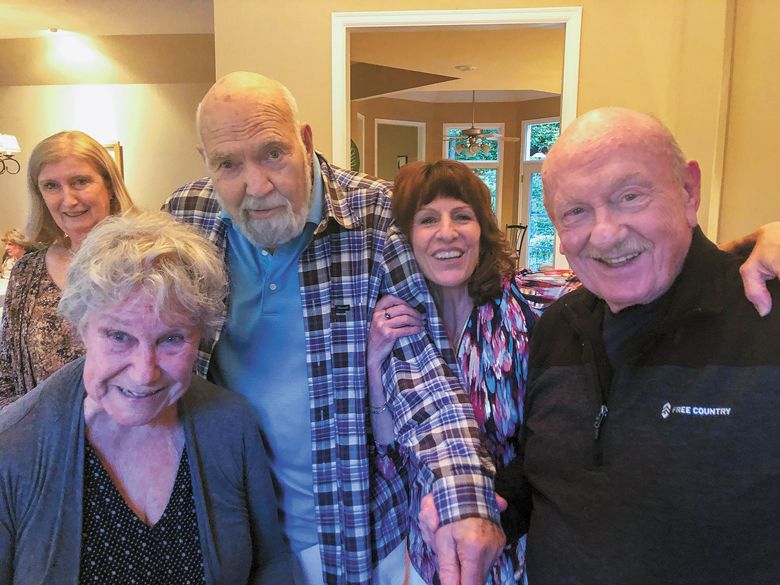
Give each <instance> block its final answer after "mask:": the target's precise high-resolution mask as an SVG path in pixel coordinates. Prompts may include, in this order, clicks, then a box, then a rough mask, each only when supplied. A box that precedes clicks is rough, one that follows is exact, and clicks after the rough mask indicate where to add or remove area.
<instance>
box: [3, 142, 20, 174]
mask: <svg viewBox="0 0 780 585" xmlns="http://www.w3.org/2000/svg"><path fill="white" fill-rule="evenodd" d="M17 152H22V149H21V148H20V147H19V141H18V140H17V139H16V136H14V135H12V134H0V175H2V174H3V173H6V172H7V173H8V174H9V175H15V174H16V173H18V172H19V170H20V169H21V166H19V161H18V160H16V159H15V158H14V154H15V153H17Z"/></svg>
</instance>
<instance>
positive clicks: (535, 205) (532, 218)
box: [528, 173, 555, 271]
mask: <svg viewBox="0 0 780 585" xmlns="http://www.w3.org/2000/svg"><path fill="white" fill-rule="evenodd" d="M554 257H555V231H554V230H553V225H552V222H551V221H550V218H549V217H548V216H547V212H546V211H545V209H544V191H543V190H542V174H541V173H532V174H531V196H530V200H529V202H528V268H530V269H531V270H534V271H536V270H539V268H541V267H542V266H552V265H553V263H554V260H555V259H554Z"/></svg>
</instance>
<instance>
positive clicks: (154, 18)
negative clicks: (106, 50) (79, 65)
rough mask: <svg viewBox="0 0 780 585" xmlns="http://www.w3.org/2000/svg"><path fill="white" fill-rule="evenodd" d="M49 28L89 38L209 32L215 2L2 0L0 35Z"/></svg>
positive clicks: (20, 34)
mask: <svg viewBox="0 0 780 585" xmlns="http://www.w3.org/2000/svg"><path fill="white" fill-rule="evenodd" d="M50 27H57V28H59V29H62V30H67V31H70V32H76V33H81V34H85V35H90V36H105V35H155V34H209V33H213V32H214V6H213V2H212V0H0V38H5V39H12V38H21V37H35V36H39V35H40V34H42V32H41V31H44V30H46V29H48V28H50Z"/></svg>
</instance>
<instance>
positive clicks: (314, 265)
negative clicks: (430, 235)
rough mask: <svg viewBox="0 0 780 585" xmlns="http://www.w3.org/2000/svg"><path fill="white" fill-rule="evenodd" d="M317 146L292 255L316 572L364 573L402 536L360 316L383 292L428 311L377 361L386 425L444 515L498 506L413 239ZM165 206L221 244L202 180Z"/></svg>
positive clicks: (379, 187)
mask: <svg viewBox="0 0 780 585" xmlns="http://www.w3.org/2000/svg"><path fill="white" fill-rule="evenodd" d="M318 156H319V160H320V168H321V172H322V180H323V186H324V195H325V201H324V217H323V220H322V221H321V222H320V224H319V225H318V226H317V228H316V230H315V232H314V238H313V241H312V242H311V244H309V246H308V247H307V248H306V250H304V252H303V254H302V255H301V260H300V265H299V275H300V281H301V301H302V305H303V310H304V324H305V329H306V331H305V333H306V356H307V366H308V377H309V387H310V397H311V410H310V412H311V432H312V440H313V444H312V460H313V478H314V498H315V520H316V522H317V528H318V536H319V543H320V549H321V556H322V560H323V572H324V574H323V582H325V583H328V584H331V583H333V584H337V583H338V584H341V583H356V584H358V583H360V584H362V583H368V582H369V581H370V575H371V569H372V566H373V565H374V563H375V562H376V561H377V560H378V559H382V558H384V557H385V556H386V555H387V554H388V553H389V552H390V551H392V550H393V549H394V548H395V547H397V546H398V544H400V543H401V541H402V540H403V538H404V536H405V534H406V530H407V522H408V509H407V495H406V490H405V487H404V484H403V481H401V480H400V478H398V477H394V478H390V479H385V478H384V477H381V476H379V474H372V473H370V470H371V469H373V457H374V449H373V441H372V440H371V437H370V426H371V425H370V418H369V413H368V400H367V394H368V392H367V385H366V379H367V378H366V359H365V357H366V356H365V353H366V352H365V348H366V339H367V337H368V327H369V323H370V315H371V313H372V312H373V310H374V306H375V304H376V301H377V300H378V298H379V297H380V296H381V295H383V294H393V295H395V296H397V297H399V298H401V299H404V300H405V301H406V302H408V303H409V304H411V305H412V306H414V307H418V308H420V309H421V310H424V311H425V312H426V314H427V315H428V316H429V317H428V325H429V332H427V333H421V334H418V335H415V336H410V337H408V338H405V339H404V340H403V341H402V342H401V343H399V344H398V345H397V346H396V348H395V350H394V352H393V354H392V356H391V357H390V358H388V360H387V362H386V364H385V370H384V379H385V384H384V385H385V388H386V389H387V390H386V391H387V392H388V397H389V398H390V399H391V401H392V407H393V410H394V419H395V421H396V436H398V437H399V441H400V442H401V443H402V444H403V445H405V446H406V447H408V448H410V449H412V450H413V451H414V453H415V454H416V457H415V459H416V461H419V463H420V465H421V466H422V467H423V468H424V469H425V470H427V471H428V473H429V474H430V475H431V476H432V478H433V481H432V482H431V484H432V486H433V492H434V498H435V499H436V504H437V506H438V509H439V511H440V514H441V516H442V518H443V520H444V521H446V522H451V521H456V520H459V519H463V518H468V517H481V518H489V519H491V520H494V521H496V522H497V521H498V518H499V516H498V509H497V506H496V503H495V495H494V493H493V480H492V476H493V473H494V468H493V465H492V464H491V462H490V459H489V458H488V457H486V455H485V453H484V451H483V450H482V449H481V448H480V445H479V432H478V429H477V425H476V422H475V420H474V414H473V410H472V408H471V407H470V405H469V403H468V400H467V399H466V396H465V395H464V393H463V391H462V389H461V387H460V384H459V383H458V381H457V379H456V378H455V377H454V376H453V375H452V373H451V371H453V368H455V362H454V354H453V352H452V350H451V349H450V348H449V345H448V342H447V336H446V333H445V330H444V328H443V326H442V323H441V320H440V319H439V318H438V316H437V314H436V309H435V305H434V304H433V299H432V297H431V295H430V293H429V292H428V290H427V287H426V285H425V280H424V279H423V277H422V275H421V274H420V273H419V271H418V270H417V266H416V264H415V262H414V259H413V257H412V254H411V250H410V249H409V247H408V245H407V244H406V242H405V240H404V239H403V237H402V236H401V235H400V233H399V232H398V231H397V230H396V229H395V228H394V227H392V226H391V217H392V216H391V212H390V185H389V183H387V182H385V181H381V180H379V179H374V178H371V177H368V176H366V175H362V174H359V173H353V172H350V171H345V170H342V169H338V168H334V167H331V166H330V165H329V164H328V163H327V161H325V160H324V159H323V158H322V157H321V156H320V155H318ZM163 209H165V210H167V211H169V212H170V213H172V214H173V215H174V216H175V217H176V218H178V219H180V220H181V221H184V222H185V223H190V224H194V225H195V226H197V227H199V228H200V229H201V230H202V231H203V232H205V234H206V235H207V237H208V238H209V239H211V240H212V241H213V242H214V243H216V244H217V246H218V247H220V248H221V249H223V250H225V251H226V246H227V243H226V238H225V233H226V229H225V223H224V222H223V221H222V220H221V219H220V216H219V213H220V209H219V203H218V202H217V199H216V196H215V195H214V192H213V187H212V184H211V182H210V181H209V180H208V179H202V180H200V181H195V182H194V183H190V184H188V185H185V186H183V187H181V188H180V189H178V190H177V191H176V192H175V193H174V194H173V195H172V196H171V198H169V200H168V201H167V202H166V203H165V205H164V206H163ZM434 342H435V343H434ZM214 343H215V340H213V339H212V340H204V345H202V346H201V354H200V356H199V359H198V362H197V364H196V365H197V371H198V373H199V374H200V375H201V376H205V375H206V373H207V371H208V365H209V360H210V358H211V350H212V348H213V345H214ZM437 346H438V347H437ZM442 355H443V356H444V358H445V359H446V361H445V359H442ZM448 366H449V367H448ZM400 390H404V392H400Z"/></svg>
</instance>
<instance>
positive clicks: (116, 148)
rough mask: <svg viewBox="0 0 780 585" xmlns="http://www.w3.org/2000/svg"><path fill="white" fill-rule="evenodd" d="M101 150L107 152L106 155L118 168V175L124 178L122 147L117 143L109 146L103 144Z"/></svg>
mask: <svg viewBox="0 0 780 585" xmlns="http://www.w3.org/2000/svg"><path fill="white" fill-rule="evenodd" d="M103 148H105V149H106V150H107V151H108V154H109V155H110V156H111V158H113V159H114V162H115V163H116V166H117V167H118V168H119V173H120V174H121V175H122V177H124V176H125V165H124V161H123V153H122V145H121V144H119V141H117V142H112V143H111V144H104V145H103Z"/></svg>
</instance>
